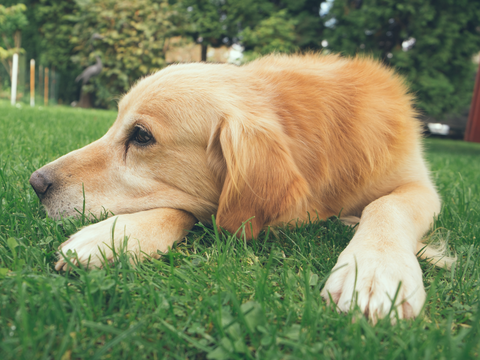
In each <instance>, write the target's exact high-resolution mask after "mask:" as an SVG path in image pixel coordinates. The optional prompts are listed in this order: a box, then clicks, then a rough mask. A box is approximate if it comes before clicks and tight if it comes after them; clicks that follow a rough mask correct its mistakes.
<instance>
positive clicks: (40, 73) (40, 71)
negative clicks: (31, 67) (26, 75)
mask: <svg viewBox="0 0 480 360" xmlns="http://www.w3.org/2000/svg"><path fill="white" fill-rule="evenodd" d="M42 90H43V66H42V65H40V66H39V67H38V96H40V98H41V97H42V95H43V91H42Z"/></svg>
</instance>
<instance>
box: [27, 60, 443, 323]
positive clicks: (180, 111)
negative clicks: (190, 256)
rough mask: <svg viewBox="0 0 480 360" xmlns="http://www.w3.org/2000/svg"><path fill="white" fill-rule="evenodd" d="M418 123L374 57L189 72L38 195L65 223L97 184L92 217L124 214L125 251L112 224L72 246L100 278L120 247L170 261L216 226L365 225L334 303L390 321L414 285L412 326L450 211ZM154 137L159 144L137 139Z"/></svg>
mask: <svg viewBox="0 0 480 360" xmlns="http://www.w3.org/2000/svg"><path fill="white" fill-rule="evenodd" d="M416 115H417V114H416V113H415V110H414V109H413V107H412V96H411V95H409V94H408V91H407V89H406V87H405V85H404V83H403V81H402V79H401V78H400V77H398V76H397V75H396V74H395V73H394V72H393V71H392V70H391V69H388V68H386V67H385V66H383V65H381V64H380V63H378V62H376V61H373V60H371V59H368V58H359V57H357V58H354V59H346V58H342V57H339V56H335V55H328V56H327V55H313V54H312V55H307V56H278V55H276V56H268V57H265V58H262V59H259V60H257V61H254V62H252V63H250V64H248V65H245V66H241V67H236V66H233V65H227V64H222V65H220V64H205V63H195V64H184V65H173V66H169V67H168V68H166V69H164V70H162V71H159V72H158V73H156V74H154V75H151V76H149V77H147V78H145V79H143V80H141V81H140V82H139V83H137V84H136V85H135V86H134V87H133V88H132V89H131V90H130V91H129V93H128V94H127V95H125V97H124V98H123V99H122V100H121V101H120V104H119V113H118V118H117V120H116V121H115V123H114V124H113V126H112V127H111V128H110V130H109V131H108V132H107V134H106V135H105V136H104V137H102V138H101V139H100V140H98V141H96V142H94V143H92V144H90V145H88V146H86V147H84V148H83V149H80V150H77V151H74V152H72V153H70V154H67V155H65V156H64V157H62V158H60V159H58V160H56V161H55V162H53V163H51V164H48V165H46V166H45V167H43V168H42V169H40V170H38V171H37V172H36V173H34V174H33V175H32V179H33V180H32V181H31V182H32V185H33V186H34V188H36V190H37V193H39V196H40V197H41V199H42V202H43V204H44V205H45V207H46V208H47V210H48V213H49V215H50V216H53V217H59V216H62V215H74V214H75V210H74V209H75V208H78V209H81V208H82V202H83V196H82V184H83V186H84V188H85V194H86V210H87V211H89V212H92V213H99V212H100V211H101V210H102V209H104V208H105V209H108V210H110V211H112V212H113V213H115V214H117V215H118V216H117V217H116V218H115V219H117V228H116V229H117V230H116V231H117V232H118V233H119V234H120V235H121V236H120V235H119V236H120V237H118V236H117V235H115V237H114V240H113V243H112V226H113V223H114V220H112V219H107V220H105V221H103V222H100V223H98V224H95V225H91V226H89V227H86V228H85V229H83V230H81V231H80V232H78V233H77V234H75V235H74V236H73V237H72V238H71V239H70V240H69V241H67V242H66V243H64V244H63V245H62V248H61V250H62V251H63V253H64V254H66V252H67V251H68V250H72V251H76V252H77V254H78V255H79V258H78V260H79V261H80V262H81V263H83V264H87V263H88V261H90V264H91V265H95V266H101V261H100V259H101V258H102V256H105V257H106V259H107V260H111V259H112V258H113V255H112V251H111V249H110V250H109V247H110V248H111V247H112V245H113V246H119V244H120V243H121V239H122V238H123V235H124V234H126V235H130V241H129V242H128V244H127V248H128V250H130V251H132V252H133V253H135V254H137V255H140V254H141V253H142V252H144V253H146V254H147V255H154V256H155V255H156V254H157V250H160V251H162V252H164V251H167V249H168V247H169V246H171V245H172V244H173V243H174V242H175V241H177V240H180V239H181V238H183V236H184V234H185V232H184V229H187V230H188V229H190V228H191V227H192V226H193V224H194V222H195V221H196V220H199V221H202V222H209V221H210V219H211V215H212V214H215V215H216V218H217V223H218V225H219V226H221V227H223V228H225V229H227V230H228V231H230V232H235V231H237V229H238V228H239V227H240V226H241V224H242V222H244V221H246V220H247V219H250V218H251V221H250V222H249V223H248V224H247V226H246V227H245V233H244V234H243V236H246V237H247V238H249V239H250V238H252V237H255V236H256V235H257V234H258V233H259V231H261V229H262V228H264V227H265V226H267V225H279V224H283V223H286V222H289V221H291V220H293V219H295V220H299V221H302V220H306V219H308V216H309V214H318V215H319V217H320V218H323V219H325V218H328V217H330V216H334V215H338V214H339V213H341V214H342V215H343V216H345V220H346V221H347V222H349V223H354V222H356V220H355V219H357V218H360V224H359V226H358V229H357V231H356V234H355V236H354V237H353V239H352V241H351V242H350V244H349V245H348V246H347V248H346V249H345V250H344V251H343V252H342V254H341V255H340V257H339V259H338V262H337V265H336V266H335V267H334V269H333V271H332V274H331V276H330V278H329V279H328V281H327V283H326V285H325V287H324V289H323V291H322V296H324V297H325V298H326V299H327V301H330V300H332V301H334V302H335V303H336V304H337V306H338V309H339V310H342V311H348V310H349V309H351V307H352V305H354V303H355V302H356V303H357V304H358V305H359V306H360V308H361V309H362V310H363V311H364V312H365V314H367V315H368V316H369V317H370V318H371V319H372V320H373V321H375V320H376V319H377V318H379V317H384V316H386V315H387V314H388V313H389V311H390V308H391V307H392V299H394V297H395V294H396V292H397V288H398V287H399V284H400V283H401V287H400V289H399V293H398V296H397V297H396V303H395V304H394V305H395V306H396V309H397V312H398V315H399V317H400V318H409V317H412V316H416V315H418V314H419V312H420V310H421V308H422V305H423V302H424V300H425V291H424V287H423V283H422V273H421V269H420V266H419V263H418V261H417V259H416V253H417V251H419V250H421V249H422V248H423V247H424V245H423V244H421V243H420V241H421V239H422V236H423V235H424V233H425V232H426V231H427V230H428V229H429V228H430V227H431V224H432V221H433V219H434V216H435V214H438V212H439V211H440V199H439V196H438V195H437V192H436V190H435V188H434V186H433V184H432V182H431V180H430V177H429V173H428V170H427V168H426V166H425V162H424V160H423V156H422V149H421V136H420V124H419V122H418V120H417V119H416ZM139 126H140V127H141V128H143V129H146V130H147V131H148V132H150V133H151V135H152V136H153V137H154V138H155V141H154V142H153V143H150V144H148V145H146V146H141V145H139V144H136V143H135V142H134V141H132V134H134V133H135V130H136V129H138V127H139ZM38 179H42V180H41V181H40V180H38ZM39 183H40V185H39ZM47 183H48V184H47ZM45 188H46V189H47V190H46V191H44V192H42V191H43V190H45ZM102 253H103V255H102ZM423 254H424V256H425V257H426V256H434V257H435V259H436V260H438V259H440V258H441V257H442V256H443V254H442V253H441V252H438V251H437V252H435V251H434V250H432V249H430V248H427V250H426V251H423ZM63 256H64V255H62V257H61V259H60V260H59V262H58V263H57V266H56V268H57V269H61V268H64V267H65V266H66V261H65V259H64V258H63ZM391 314H392V315H393V314H394V312H391Z"/></svg>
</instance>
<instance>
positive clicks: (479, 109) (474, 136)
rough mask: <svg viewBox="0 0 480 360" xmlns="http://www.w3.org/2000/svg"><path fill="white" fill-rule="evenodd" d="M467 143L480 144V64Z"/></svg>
mask: <svg viewBox="0 0 480 360" xmlns="http://www.w3.org/2000/svg"><path fill="white" fill-rule="evenodd" d="M464 140H465V141H471V142H478V143H480V64H479V68H478V72H477V77H476V79H475V88H474V90H473V97H472V105H471V106H470V112H469V114H468V123H467V128H466V130H465V139H464Z"/></svg>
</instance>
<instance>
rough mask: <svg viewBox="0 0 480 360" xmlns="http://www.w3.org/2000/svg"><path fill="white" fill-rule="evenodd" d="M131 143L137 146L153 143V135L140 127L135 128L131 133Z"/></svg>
mask: <svg viewBox="0 0 480 360" xmlns="http://www.w3.org/2000/svg"><path fill="white" fill-rule="evenodd" d="M132 141H133V142H135V143H136V144H138V145H142V146H145V145H148V144H150V143H152V142H153V141H154V138H153V135H152V134H151V133H150V132H149V131H148V130H146V129H144V128H143V127H141V126H136V127H135V130H134V132H133V136H132Z"/></svg>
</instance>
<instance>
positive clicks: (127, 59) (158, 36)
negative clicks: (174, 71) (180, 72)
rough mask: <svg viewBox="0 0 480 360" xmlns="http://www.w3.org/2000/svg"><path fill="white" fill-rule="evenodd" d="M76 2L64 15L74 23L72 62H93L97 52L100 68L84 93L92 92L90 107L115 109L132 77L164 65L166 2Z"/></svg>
mask: <svg viewBox="0 0 480 360" xmlns="http://www.w3.org/2000/svg"><path fill="white" fill-rule="evenodd" d="M77 4H78V9H77V10H75V12H74V14H73V15H70V16H69V17H68V19H69V20H70V21H72V22H73V23H74V24H75V25H74V27H73V29H72V37H71V42H72V44H73V45H74V55H73V56H72V61H73V62H74V63H76V64H78V65H79V66H80V67H81V68H85V67H87V66H89V65H91V64H93V63H95V56H96V55H98V56H99V57H100V58H101V61H102V63H103V70H102V72H101V73H100V75H99V76H98V77H96V78H94V79H93V80H91V81H90V83H89V84H86V85H84V87H83V91H84V92H86V93H94V94H95V105H97V106H100V107H114V106H116V100H117V99H118V98H119V96H120V95H121V94H123V93H125V92H126V91H128V89H129V88H130V87H131V86H132V85H133V83H134V82H135V81H137V80H138V79H139V78H141V77H142V76H145V75H148V74H149V73H152V72H154V71H156V70H159V69H161V68H162V67H163V66H165V57H164V43H165V39H166V38H168V37H169V36H170V33H171V31H172V29H173V24H172V22H171V21H170V16H171V15H172V11H173V10H172V9H171V7H170V6H169V5H168V3H167V1H154V0H131V1H129V0H126V1H121V2H118V1H116V0H78V1H77ZM94 34H96V35H97V36H93V35H94ZM77 75H78V74H77Z"/></svg>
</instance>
